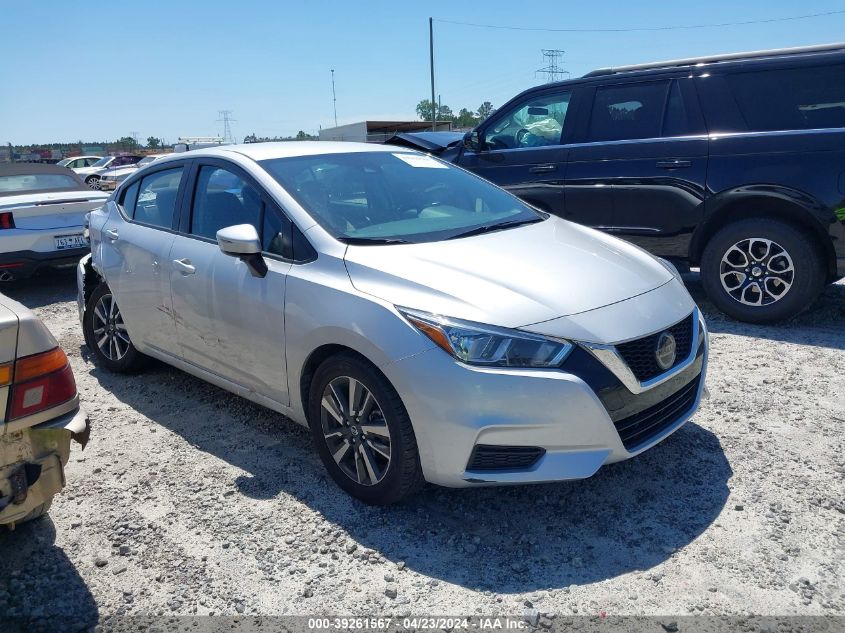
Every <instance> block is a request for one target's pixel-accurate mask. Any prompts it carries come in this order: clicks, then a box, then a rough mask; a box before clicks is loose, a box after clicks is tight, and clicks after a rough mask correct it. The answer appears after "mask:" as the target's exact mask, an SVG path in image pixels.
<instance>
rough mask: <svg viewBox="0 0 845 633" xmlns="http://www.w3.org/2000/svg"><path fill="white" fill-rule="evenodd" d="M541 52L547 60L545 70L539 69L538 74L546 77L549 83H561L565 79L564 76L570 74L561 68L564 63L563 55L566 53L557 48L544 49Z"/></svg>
mask: <svg viewBox="0 0 845 633" xmlns="http://www.w3.org/2000/svg"><path fill="white" fill-rule="evenodd" d="M541 50H542V52H543V58H544V59H545V60H546V66H545V67H543V68H538V69H537V71H536V72H537V73H540V74H544V75H546V82H547V83H552V82H555V81H560V80H561V79H563V76H564V75H568V74H569V71H567V70H564V69H563V68H562V67H561V63H562V61H563V54H564V53H565V52H566V51H562V50H560V49H557V48H544V49H541Z"/></svg>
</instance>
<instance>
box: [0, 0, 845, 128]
mask: <svg viewBox="0 0 845 633" xmlns="http://www.w3.org/2000/svg"><path fill="white" fill-rule="evenodd" d="M0 5H2V9H0V16H2V25H3V28H2V36H0V143H2V144H5V143H7V142H12V143H14V144H24V143H27V144H28V143H45V142H49V141H75V140H79V139H86V140H109V139H115V138H118V137H120V136H124V135H128V134H130V133H132V132H137V134H138V136H139V138H141V139H146V138H147V136H150V135H154V136H160V137H163V138H164V139H166V140H168V141H170V142H173V141H175V139H176V138H177V137H178V136H180V135H212V134H219V133H220V132H221V131H222V129H221V124H220V123H218V122H217V121H216V119H217V118H218V116H217V112H218V110H222V109H228V110H232V111H233V112H234V115H233V116H234V118H235V119H236V121H235V122H234V123H233V124H232V127H233V132H234V136H235V137H236V139H238V140H240V139H242V138H243V137H244V136H245V135H246V134H250V133H252V132H255V133H256V134H258V135H259V136H272V135H287V134H295V133H296V132H297V130H300V129H302V130H305V131H308V132H316V131H317V130H318V128H319V127H320V126H321V125H322V126H323V127H329V126H331V125H333V113H332V101H331V97H332V95H331V75H330V69H332V68H334V69H335V73H336V74H335V78H336V84H337V114H338V121H339V122H340V123H341V124H342V123H348V122H353V121H358V120H363V119H367V118H369V119H405V118H416V116H415V111H414V108H415V106H416V104H417V102H418V101H419V100H420V99H423V98H426V97H427V96H428V95H429V93H430V88H429V74H428V73H429V70H428V17H429V16H433V17H434V18H435V19H442V20H454V21H464V22H473V23H484V24H494V25H512V26H520V27H535V28H536V27H540V28H644V27H646V28H647V27H656V26H661V27H662V26H675V25H692V24H702V23H706V24H712V23H722V22H737V21H744V20H760V19H770V18H779V17H789V16H796V15H805V14H810V13H819V12H825V11H837V10H842V9H843V8H845V7H843V5H842V3H841V0H840V1H838V2H837V1H835V0H822V1H818V2H816V1H807V2H800V3H799V2H786V1H782V0H748V1H743V2H736V1H733V2H731V1H723V0H710V1H708V2H706V3H702V2H673V3H670V2H656V1H650V0H638V1H637V2H632V1H631V0H625V1H617V0H603V1H602V2H577V3H576V2H565V3H564V2H559V3H551V2H524V1H523V2H515V1H514V0H509V1H499V0H487V1H486V2H478V1H475V2H471V3H470V2H456V1H451V2H446V1H441V0H430V1H429V2H407V1H404V2H400V1H399V0H393V1H392V2H388V1H382V0H368V1H360V2H351V1H348V0H347V1H339V0H337V1H329V0H309V1H308V2H288V1H284V0H279V1H275V2H270V1H265V2H259V1H257V0H228V1H226V2H222V1H218V0H202V1H200V0H130V1H124V0H108V1H100V0H85V2H67V0H0ZM843 39H845V14H839V15H832V16H826V17H817V18H811V19H804V20H795V21H789V22H772V23H768V24H755V25H743V26H730V27H723V28H702V29H682V30H665V31H650V32H621V33H546V32H536V31H504V30H493V29H482V28H473V27H469V26H460V25H455V24H448V23H443V22H436V23H435V45H436V60H435V63H436V72H437V92H438V93H439V94H440V95H441V98H442V101H443V103H444V104H448V105H449V106H451V107H452V109H453V110H455V111H457V110H458V109H459V108H461V107H467V108H469V109H473V110H474V109H476V108H477V107H478V106H479V105H480V104H481V103H482V102H483V101H485V100H489V101H491V102H492V103H493V105H494V106H499V105H501V104H502V103H503V102H504V101H506V100H507V99H508V98H510V97H511V96H513V95H514V94H516V93H517V92H519V91H520V90H522V89H524V88H527V87H530V86H532V85H535V84H538V83H542V81H543V79H542V78H541V77H540V76H539V75H537V74H536V73H535V72H534V71H535V69H537V68H540V67H541V66H543V65H544V63H543V59H542V56H541V53H540V49H542V48H559V49H564V50H566V56H565V67H566V68H567V69H568V70H569V71H570V72H571V73H572V76H578V75H581V74H583V73H585V72H587V71H589V70H591V69H593V68H596V67H600V66H607V65H619V64H626V63H636V62H644V61H653V60H660V59H668V58H675V57H684V56H690V55H703V54H709V53H719V52H726V51H738V50H754V49H760V48H772V47H782V46H798V45H802V44H817V43H828V42H835V41H839V40H843Z"/></svg>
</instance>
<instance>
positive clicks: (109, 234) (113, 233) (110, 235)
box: [103, 229, 120, 240]
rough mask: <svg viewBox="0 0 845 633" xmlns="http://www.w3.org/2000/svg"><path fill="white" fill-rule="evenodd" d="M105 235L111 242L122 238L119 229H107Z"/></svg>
mask: <svg viewBox="0 0 845 633" xmlns="http://www.w3.org/2000/svg"><path fill="white" fill-rule="evenodd" d="M103 233H105V234H106V237H107V238H109V239H110V240H116V239H117V238H119V237H120V233H118V232H117V229H106V230H105V231H103Z"/></svg>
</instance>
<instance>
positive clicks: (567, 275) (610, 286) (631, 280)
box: [345, 217, 673, 327]
mask: <svg viewBox="0 0 845 633" xmlns="http://www.w3.org/2000/svg"><path fill="white" fill-rule="evenodd" d="M345 261H346V268H347V270H348V272H349V277H350V279H351V280H352V284H353V285H354V286H355V288H356V289H358V290H360V291H361V292H365V293H367V294H371V295H373V296H376V297H378V298H380V299H383V300H385V301H389V302H390V303H393V304H394V305H398V306H404V307H408V308H415V309H418V310H424V311H427V312H431V313H434V314H440V315H444V316H450V317H454V318H460V319H466V320H470V321H477V322H481V323H488V324H491V325H498V326H502V327H524V326H527V325H532V324H536V323H539V322H541V321H548V320H551V319H555V318H559V317H565V316H569V315H574V314H579V313H582V312H587V311H589V310H595V309H596V308H600V307H603V306H607V305H610V304H614V303H618V302H620V301H624V300H626V299H630V298H632V297H636V296H638V295H641V294H643V293H646V292H649V291H651V290H654V289H655V288H658V287H660V286H662V285H664V284H666V283H668V282H670V281H671V280H672V279H673V275H672V274H671V273H670V272H669V271H668V270H667V269H666V268H664V267H663V265H662V264H661V263H660V262H659V261H657V260H656V259H655V258H654V257H652V256H650V255H648V254H647V253H645V251H642V250H641V249H639V248H637V247H636V246H633V245H632V244H629V243H627V242H623V241H622V240H619V239H616V238H613V237H611V236H609V235H605V234H603V233H599V232H598V231H594V230H592V229H588V228H586V227H583V226H579V225H577V224H572V223H570V222H567V221H565V220H561V219H560V218H556V217H550V218H549V219H548V220H546V221H544V222H538V223H536V224H530V225H526V226H522V227H517V228H513V229H507V230H503V231H496V232H493V233H486V234H482V235H478V236H474V237H467V238H459V239H454V240H446V241H441V242H431V243H424V244H397V245H382V246H375V245H374V246H357V245H356V246H351V245H350V246H349V247H348V248H347V251H346V256H345Z"/></svg>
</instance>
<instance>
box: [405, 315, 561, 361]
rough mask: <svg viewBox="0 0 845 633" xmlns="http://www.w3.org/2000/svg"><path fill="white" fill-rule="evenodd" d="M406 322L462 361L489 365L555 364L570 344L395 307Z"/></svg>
mask: <svg viewBox="0 0 845 633" xmlns="http://www.w3.org/2000/svg"><path fill="white" fill-rule="evenodd" d="M397 309H398V310H399V312H400V313H401V314H402V316H404V317H405V318H406V319H407V320H408V322H409V323H411V324H412V325H413V326H414V327H416V328H417V329H418V330H419V331H420V332H422V333H423V334H425V335H426V336H427V337H428V338H430V339H431V340H432V341H434V342H435V343H436V344H437V345H438V346H439V347H440V348H441V349H443V350H444V351H445V352H447V353H448V354H450V355H452V356H454V357H455V358H457V359H458V360H459V361H461V362H462V363H467V364H469V365H485V366H489V367H558V366H559V365H560V364H561V363H562V362H563V361H564V359H565V358H566V357H567V356H568V355H569V352H571V351H572V347H573V345H572V343H570V342H568V341H564V340H562V339H553V338H548V337H545V336H540V335H537V334H530V333H528V332H523V331H521V330H511V329H507V328H499V327H495V326H492V325H482V324H480V323H472V322H470V321H461V320H458V319H451V318H448V317H442V316H437V315H434V314H429V313H427V312H421V311H419V310H409V309H406V308H397Z"/></svg>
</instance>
